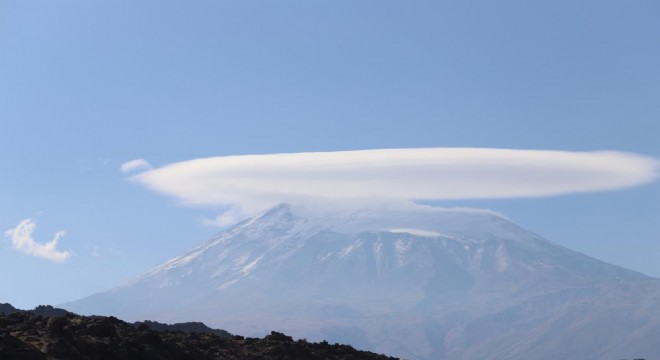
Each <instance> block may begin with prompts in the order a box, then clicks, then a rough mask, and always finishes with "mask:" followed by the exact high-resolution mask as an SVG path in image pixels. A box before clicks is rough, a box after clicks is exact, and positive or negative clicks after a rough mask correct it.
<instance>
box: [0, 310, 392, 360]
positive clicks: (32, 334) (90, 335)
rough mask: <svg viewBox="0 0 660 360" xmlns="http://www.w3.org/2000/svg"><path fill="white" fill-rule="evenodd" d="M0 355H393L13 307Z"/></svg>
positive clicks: (87, 359) (81, 359) (274, 336)
mask: <svg viewBox="0 0 660 360" xmlns="http://www.w3.org/2000/svg"><path fill="white" fill-rule="evenodd" d="M7 309H9V308H7ZM14 310H15V309H14ZM6 312H9V311H6ZM150 325H154V324H153V323H152V324H150ZM160 325H163V324H160ZM202 329H203V328H202ZM211 330H212V329H211ZM0 359H13V360H14V359H15V360H92V359H93V360H105V359H107V360H110V359H113V360H117V359H118V360H122V359H146V360H170V359H171V360H179V359H182V360H183V359H186V360H187V359H190V360H192V359H195V360H212V359H213V360H215V359H223V360H232V359H255V360H256V359H261V360H268V359H273V360H274V359H289V360H295V359H301V360H302V359H329V360H333V359H336V360H386V359H390V360H393V359H395V358H392V357H387V356H385V355H378V354H374V353H371V352H365V351H358V350H355V349H354V348H353V347H351V346H348V345H339V344H334V345H332V344H329V343H327V342H321V343H310V342H307V341H306V340H293V339H292V338H291V337H289V336H287V335H284V334H281V333H277V332H272V333H271V334H270V335H267V336H266V337H264V338H263V339H258V338H244V337H242V336H221V335H217V334H214V333H213V332H212V331H211V332H184V331H155V330H152V329H151V328H150V327H149V325H148V324H147V323H136V324H130V323H127V322H124V321H121V320H119V319H117V318H114V317H104V316H78V315H75V314H72V313H68V314H65V315H64V316H43V315H38V314H35V313H33V312H28V311H15V312H11V313H9V314H7V315H5V314H4V313H2V312H0Z"/></svg>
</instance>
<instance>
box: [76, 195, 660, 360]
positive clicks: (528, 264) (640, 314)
mask: <svg viewBox="0 0 660 360" xmlns="http://www.w3.org/2000/svg"><path fill="white" fill-rule="evenodd" d="M658 301H660V282H659V281H658V280H655V279H651V278H649V277H647V276H644V275H642V274H639V273H636V272H633V271H630V270H626V269H623V268H620V267H617V266H613V265H609V264H607V263H604V262H602V261H599V260H596V259H593V258H591V257H588V256H586V255H583V254H580V253H577V252H575V251H572V250H569V249H567V248H565V247H562V246H559V245H557V244H554V243H552V242H550V241H548V240H545V239H543V238H542V237H540V236H538V235H536V234H534V233H531V232H529V231H527V230H525V229H522V228H521V227H519V226H517V225H515V224H513V223H512V222H510V221H509V220H507V219H506V218H505V217H503V216H501V215H499V214H496V213H494V212H492V211H488V210H473V209H438V208H431V207H424V206H410V207H409V208H406V209H362V210H358V211H351V212H340V211H337V212H334V213H325V214H318V213H310V212H307V211H301V210H299V209H296V208H294V207H292V206H289V205H286V204H282V205H278V206H276V207H274V208H273V209H270V210H269V211H267V212H265V213H263V214H262V215H260V216H257V217H254V218H251V219H248V220H245V221H243V222H241V223H239V224H236V225H234V226H233V227H231V228H229V229H227V230H226V231H224V232H222V233H220V234H219V235H217V236H216V237H214V238H212V239H211V240H209V241H207V242H204V243H202V244H200V245H199V246H197V247H195V248H193V249H192V250H190V251H189V252H188V253H186V254H184V255H182V256H179V257H176V258H174V259H172V260H170V261H167V262H165V263H163V264H162V265H160V266H157V267H155V268H153V269H151V270H150V271H148V272H147V273H145V274H143V275H141V276H139V277H137V278H135V279H134V280H131V281H129V282H127V283H125V284H122V285H120V286H118V287H116V288H114V289H111V290H109V291H107V292H103V293H99V294H95V295H92V296H90V297H87V298H84V299H81V300H78V301H75V302H72V303H69V304H64V305H63V307H65V308H67V309H69V310H71V311H74V312H77V313H83V314H111V315H115V316H119V317H121V318H124V319H127V320H133V321H134V320H140V319H144V318H151V319H156V320H159V321H167V322H175V321H191V320H200V321H204V322H205V323H208V324H210V325H212V326H217V327H222V328H226V329H227V330H229V331H231V332H235V333H243V334H254V335H263V334H265V333H266V332H267V331H269V330H278V331H284V332H286V333H290V334H292V335H294V336H297V337H306V338H309V339H313V340H321V339H327V340H328V341H330V342H345V343H351V344H352V345H355V346H357V347H360V348H364V349H369V350H372V351H377V352H383V353H387V354H389V355H395V356H400V357H402V358H408V359H429V360H430V359H541V360H542V359H558V358H566V359H584V360H587V359H614V358H626V357H640V356H649V355H653V354H658V353H660V345H657V336H658V334H660V311H659V310H657V309H656V308H655V307H654V306H653V304H654V303H655V304H657V303H658Z"/></svg>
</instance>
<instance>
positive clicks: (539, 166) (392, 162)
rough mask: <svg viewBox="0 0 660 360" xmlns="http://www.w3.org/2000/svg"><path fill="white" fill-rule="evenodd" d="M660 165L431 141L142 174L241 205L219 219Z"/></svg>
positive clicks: (580, 185)
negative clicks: (276, 208) (432, 144)
mask: <svg viewBox="0 0 660 360" xmlns="http://www.w3.org/2000/svg"><path fill="white" fill-rule="evenodd" d="M135 161H137V160H135ZM131 163H132V162H131ZM127 164H128V163H127ZM136 164H139V162H136ZM134 166H135V165H132V166H131V168H133V167H134ZM658 169H659V162H658V160H656V159H654V158H651V157H647V156H643V155H639V154H633V153H623V152H616V151H596V152H568V151H547V150H511V149H483V148H423V149H380V150H363V151H339V152H318V153H294V154H270V155H244V156H225V157H211V158H202V159H194V160H189V161H184V162H178V163H173V164H169V165H166V166H163V167H161V168H157V169H152V170H149V171H145V172H143V173H141V174H138V175H136V176H134V177H133V179H134V180H135V181H137V182H139V183H141V184H143V185H145V186H147V187H148V188H150V189H153V190H156V191H158V192H162V193H164V194H167V195H170V196H173V197H175V198H178V199H179V200H181V201H182V202H184V203H186V204H189V205H200V206H208V205H222V206H229V207H230V208H232V209H233V210H230V212H229V213H228V214H226V216H224V215H222V216H221V217H219V218H217V219H216V220H215V221H213V222H215V223H216V224H226V223H227V222H229V221H231V219H233V218H236V217H237V216H238V215H240V214H243V215H249V214H254V213H255V212H257V211H261V210H263V209H265V208H267V207H270V206H273V205H275V204H278V203H282V202H288V203H294V204H295V203H299V204H305V203H306V204H318V203H322V202H323V203H332V202H351V203H353V204H358V205H359V204H364V203H365V202H373V201H374V200H377V201H401V200H404V201H405V200H452V199H453V200H455V199H492V198H523V197H540V196H556V195H563V194H572V193H583V192H594V191H608V190H615V189H623V188H628V187H633V186H638V185H641V184H644V183H648V182H651V181H655V180H656V179H657V178H658Z"/></svg>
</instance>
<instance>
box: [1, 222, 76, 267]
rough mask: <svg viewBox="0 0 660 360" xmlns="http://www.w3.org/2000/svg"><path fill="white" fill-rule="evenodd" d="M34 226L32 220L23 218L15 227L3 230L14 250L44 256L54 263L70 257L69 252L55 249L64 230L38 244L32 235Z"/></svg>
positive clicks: (62, 261)
mask: <svg viewBox="0 0 660 360" xmlns="http://www.w3.org/2000/svg"><path fill="white" fill-rule="evenodd" d="M35 228H36V223H35V222H34V220H32V219H25V220H23V221H21V222H20V224H18V225H17V226H16V227H15V228H12V229H9V230H7V231H5V236H6V237H7V238H9V239H10V240H11V243H12V246H13V248H14V249H15V250H16V251H19V252H21V253H23V254H26V255H30V256H36V257H40V258H44V259H47V260H50V261H52V262H55V263H64V262H66V261H67V260H68V259H69V258H70V257H71V253H70V252H68V251H59V250H57V243H58V242H59V240H60V239H61V238H62V237H63V236H64V235H65V233H64V231H58V232H57V233H55V235H54V236H53V239H52V240H50V241H49V242H46V243H44V244H40V243H38V242H36V241H35V240H34V238H33V237H32V234H33V233H34V229H35Z"/></svg>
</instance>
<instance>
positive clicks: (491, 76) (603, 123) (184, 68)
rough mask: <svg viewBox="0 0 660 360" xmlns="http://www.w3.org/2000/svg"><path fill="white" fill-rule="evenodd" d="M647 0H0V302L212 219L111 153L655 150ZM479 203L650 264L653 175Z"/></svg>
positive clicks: (654, 245)
mask: <svg viewBox="0 0 660 360" xmlns="http://www.w3.org/2000/svg"><path fill="white" fill-rule="evenodd" d="M659 39H660V3H659V2H658V1H656V0H648V1H644V0H635V1H607V0H605V1H603V0H597V1H596V0H593V1H592V0H589V1H586V0H577V1H575V0H571V1H522V0H521V1H497V2H493V1H452V2H445V1H383V0H378V1H355V0H351V1H306V0H300V1H289V0H282V1H251V0H247V1H245V0H241V1H215V0H214V1H201V0H200V1H186V2H184V1H169V0H157V1H156V0H144V1H129V0H116V1H100V0H80V1H73V0H62V1H45V0H44V1H29V0H28V1H26V0H0V135H1V141H0V169H2V172H1V174H0V230H2V231H3V233H4V231H5V230H8V229H12V228H15V227H16V226H17V225H18V224H19V223H21V222H22V221H24V220H25V219H32V221H33V224H36V231H35V232H34V234H33V235H34V238H35V239H36V241H38V242H40V243H45V242H47V241H49V240H51V239H52V238H53V236H55V233H57V232H59V231H65V232H66V234H64V235H63V236H59V244H58V245H57V248H58V249H60V250H62V251H69V253H70V257H69V258H68V259H67V261H65V262H63V263H54V262H52V261H48V260H47V259H44V258H40V257H36V256H30V255H27V254H25V253H21V252H18V251H16V250H15V249H14V248H13V246H12V242H11V241H10V240H9V238H7V237H2V239H0V283H1V284H2V285H1V286H0V302H11V303H13V304H14V305H16V306H20V307H32V306H35V305H37V304H41V303H50V304H57V303H61V302H65V301H69V300H73V299H76V298H79V297H82V296H86V295H89V294H91V293H93V292H97V291H102V290H105V289H108V288H110V287H112V286H114V285H116V284H118V283H119V282H121V281H123V280H126V279H127V278H130V277H132V276H135V275H138V274H139V273H141V272H143V271H145V270H147V269H148V268H150V267H152V266H154V265H156V264H158V263H160V262H162V261H164V260H167V259H169V258H171V257H173V256H175V255H178V254H180V253H181V252H183V251H185V250H186V249H188V248H189V247H191V246H193V245H194V244H196V243H198V242H201V241H204V240H206V239H207V238H209V237H210V236H212V235H213V234H214V233H216V232H217V231H218V228H217V227H213V226H209V225H205V222H204V221H203V219H208V218H212V217H214V216H215V215H216V214H217V213H218V211H219V209H218V208H217V207H214V206H211V205H208V206H202V207H190V206H182V205H181V204H178V203H177V201H175V200H174V199H172V198H170V197H167V196H162V195H160V194H157V193H155V192H153V191H150V190H148V189H146V188H145V187H143V186H140V185H139V184H136V183H134V182H130V181H127V180H126V179H127V174H125V173H122V172H120V166H121V164H123V163H125V162H127V161H130V160H133V159H139V158H143V159H146V160H148V161H149V163H151V164H152V165H153V166H155V167H160V166H162V165H166V164H169V163H172V162H177V161H185V160H190V159H195V158H202V157H209V156H222V155H242V154H268V153H283V152H294V153H295V152H310V151H337V150H363V149H379V148H422V147H488V148H509V149H546V150H568V151H591V150H617V151H625V152H633V153H639V154H644V155H647V156H651V157H655V158H660V141H659V138H660V66H658V64H660V40H659ZM432 203H433V204H438V205H444V206H471V207H486V208H490V209H493V210H496V211H499V212H502V213H504V214H506V215H507V216H508V217H509V218H511V219H512V220H513V221H515V222H516V223H518V224H520V225H521V226H523V227H526V228H528V229H530V230H532V231H535V232H537V233H539V234H541V235H543V236H544V237H546V238H548V239H550V240H552V241H555V242H557V243H559V244H562V245H564V246H567V247H569V248H572V249H575V250H578V251H581V252H584V253H586V254H588V255H591V256H594V257H596V258H599V259H602V260H605V261H608V262H611V263H613V264H616V265H620V266H624V267H627V268H631V269H634V270H638V271H641V272H644V273H646V274H648V275H653V276H660V184H659V183H658V182H654V183H650V184H646V185H642V186H638V187H633V188H628V189H624V190H616V191H608V192H598V193H583V194H576V195H564V196H556V197H543V198H524V199H501V200H469V201H466V200H452V201H437V202H432Z"/></svg>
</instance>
